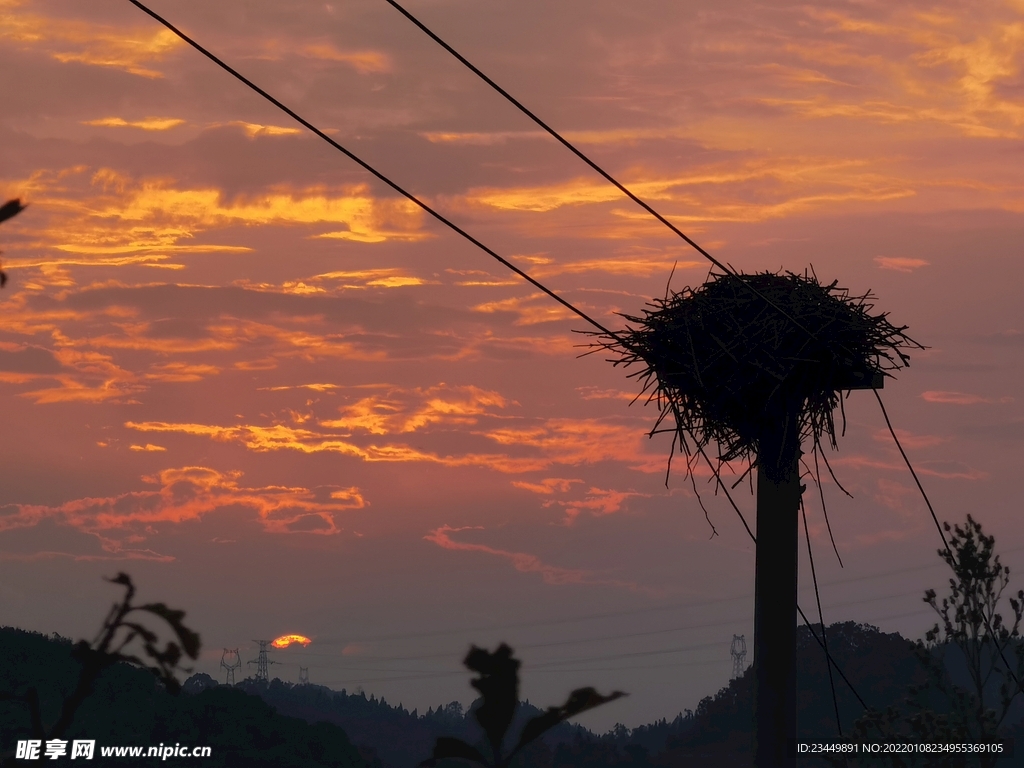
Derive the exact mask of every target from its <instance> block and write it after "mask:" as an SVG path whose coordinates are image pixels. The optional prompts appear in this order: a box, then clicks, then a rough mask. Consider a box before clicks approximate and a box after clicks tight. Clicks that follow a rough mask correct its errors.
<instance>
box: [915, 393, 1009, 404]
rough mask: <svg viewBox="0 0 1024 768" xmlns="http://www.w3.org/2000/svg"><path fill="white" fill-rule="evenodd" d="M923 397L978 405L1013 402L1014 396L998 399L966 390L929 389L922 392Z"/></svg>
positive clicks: (931, 399) (935, 400)
mask: <svg viewBox="0 0 1024 768" xmlns="http://www.w3.org/2000/svg"><path fill="white" fill-rule="evenodd" d="M921 398H922V399H923V400H925V401H926V402H929V403H945V404H947V405H977V404H978V403H1012V402H1013V398H1012V397H1001V398H999V399H998V400H996V399H993V398H990V397H982V396H981V395H971V394H968V393H966V392H946V391H941V390H928V391H927V392H922V393H921Z"/></svg>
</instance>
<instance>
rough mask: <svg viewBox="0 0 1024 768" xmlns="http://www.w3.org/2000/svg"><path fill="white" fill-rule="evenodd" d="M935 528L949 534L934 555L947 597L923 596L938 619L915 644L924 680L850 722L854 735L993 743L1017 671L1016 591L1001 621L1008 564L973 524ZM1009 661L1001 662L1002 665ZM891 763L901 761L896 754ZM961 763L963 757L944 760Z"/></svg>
mask: <svg viewBox="0 0 1024 768" xmlns="http://www.w3.org/2000/svg"><path fill="white" fill-rule="evenodd" d="M943 528H944V529H945V531H946V532H947V533H950V534H951V535H950V537H949V548H948V549H940V550H939V556H940V557H941V558H942V559H943V560H944V561H945V562H946V564H947V565H949V567H950V568H951V569H952V570H953V577H952V578H951V579H950V580H949V596H948V597H943V598H942V600H941V602H940V600H939V598H938V596H937V594H936V592H935V590H934V589H929V590H927V591H926V592H925V595H924V602H926V603H928V605H930V606H931V607H932V609H933V610H934V611H935V612H936V613H937V614H938V617H939V621H938V622H937V623H936V624H935V626H934V627H932V628H931V629H930V630H928V632H927V633H926V634H925V639H924V640H918V641H917V643H916V644H915V648H914V649H915V652H916V655H917V657H918V660H919V661H920V662H921V663H922V665H923V666H924V668H925V670H926V671H927V674H928V678H927V680H926V682H925V683H923V684H921V685H917V686H912V687H911V688H910V689H909V690H908V695H907V698H906V700H905V701H904V702H903V706H902V707H901V706H896V705H893V706H890V707H888V708H887V709H886V710H885V711H882V712H878V711H872V712H868V713H867V714H866V715H865V716H864V717H863V718H861V719H860V720H858V721H857V723H856V725H855V734H854V736H855V738H857V737H868V736H878V735H881V736H882V737H884V738H887V739H890V738H891V739H900V740H904V741H906V740H910V739H913V740H914V741H921V742H925V741H928V742H945V743H960V742H995V741H997V740H998V739H999V729H1000V726H1001V725H1002V724H1003V722H1004V721H1005V719H1006V716H1007V714H1008V713H1009V711H1010V706H1011V705H1012V704H1013V702H1014V700H1015V699H1016V697H1017V695H1018V694H1019V693H1020V689H1019V687H1018V685H1017V684H1016V682H1015V680H1014V678H1015V679H1016V680H1020V679H1021V678H1022V677H1024V638H1022V637H1021V631H1020V629H1021V621H1022V620H1024V590H1018V592H1017V593H1016V595H1015V596H1013V597H1009V598H1008V600H1007V602H1008V603H1009V606H1010V611H1011V613H1012V621H1011V622H1006V621H1005V620H1004V618H1003V614H1002V613H1001V609H1000V605H1001V603H1002V602H1003V598H1004V593H1005V591H1006V588H1007V586H1008V585H1009V580H1010V569H1009V568H1008V567H1007V566H1005V565H1003V564H1002V563H1001V562H1000V560H999V555H996V554H995V537H994V536H986V535H985V534H984V532H983V530H982V527H981V523H979V522H978V521H977V520H975V519H974V518H973V517H971V516H970V515H968V516H967V522H966V523H965V524H964V525H963V526H962V527H961V526H960V525H953V526H950V524H949V523H944V524H943ZM949 662H953V664H952V666H955V667H960V668H962V669H965V670H966V685H961V684H958V683H956V682H954V681H953V679H952V678H951V675H950V666H951V665H950V663H949ZM1008 664H1009V665H1012V669H1008V668H1007V665H1008ZM998 758H999V755H998V754H992V753H982V754H979V755H977V756H975V759H976V762H975V763H974V764H977V765H981V766H983V767H984V766H994V765H996V764H997V763H996V760H997V759H998ZM893 764H894V765H895V766H903V765H907V763H905V762H903V761H901V760H900V759H895V760H894V761H893ZM949 764H950V765H966V764H969V763H967V762H966V760H961V761H960V762H956V761H955V760H953V761H951V762H950V763H949Z"/></svg>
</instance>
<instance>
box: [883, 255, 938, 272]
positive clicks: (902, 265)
mask: <svg viewBox="0 0 1024 768" xmlns="http://www.w3.org/2000/svg"><path fill="white" fill-rule="evenodd" d="M875 263H876V264H877V265H878V266H879V268H880V269H891V270H894V271H896V272H913V271H914V270H915V269H918V268H920V267H927V266H928V265H929V264H930V262H927V261H925V260H924V259H908V258H905V257H903V256H875Z"/></svg>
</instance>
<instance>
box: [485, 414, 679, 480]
mask: <svg viewBox="0 0 1024 768" xmlns="http://www.w3.org/2000/svg"><path fill="white" fill-rule="evenodd" d="M484 434H485V435H486V436H487V437H489V438H490V439H491V440H494V441H495V442H497V443H499V444H501V445H508V446H528V447H533V448H536V449H538V450H539V451H540V452H541V453H542V454H543V455H544V456H545V457H548V458H549V459H550V461H551V462H552V463H557V464H568V465H571V466H578V465H580V464H595V463H598V462H602V461H617V462H625V463H626V464H627V465H628V466H629V467H630V469H635V470H639V471H641V472H663V471H664V470H665V461H666V457H665V456H661V455H658V456H654V455H651V454H648V453H644V451H643V450H642V445H643V444H644V443H645V442H647V433H646V432H645V431H644V430H643V429H642V428H640V427H637V426H635V425H623V424H614V423H607V422H603V421H598V420H597V419H547V420H546V421H545V422H544V423H543V424H542V425H540V426H535V427H519V428H514V427H507V428H503V429H494V430H489V431H487V432H485V433H484Z"/></svg>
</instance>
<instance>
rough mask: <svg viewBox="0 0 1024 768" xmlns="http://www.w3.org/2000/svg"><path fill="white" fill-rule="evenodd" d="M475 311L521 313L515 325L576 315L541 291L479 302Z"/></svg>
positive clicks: (547, 321) (551, 320)
mask: <svg viewBox="0 0 1024 768" xmlns="http://www.w3.org/2000/svg"><path fill="white" fill-rule="evenodd" d="M473 311H475V312H486V313H488V314H490V313H494V312H512V313H515V314H517V315H519V318H518V319H517V320H516V321H515V322H514V325H536V324H537V323H550V322H553V321H555V320H565V319H567V318H570V317H574V315H573V314H572V313H571V312H570V311H569V310H567V309H566V308H565V307H563V306H561V305H560V304H556V303H555V302H553V301H551V297H550V296H546V295H545V294H543V293H540V292H539V291H538V292H537V293H531V294H529V295H528V296H513V297H511V298H508V299H500V300H498V301H488V302H485V303H483V304H477V305H476V306H475V307H473Z"/></svg>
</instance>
